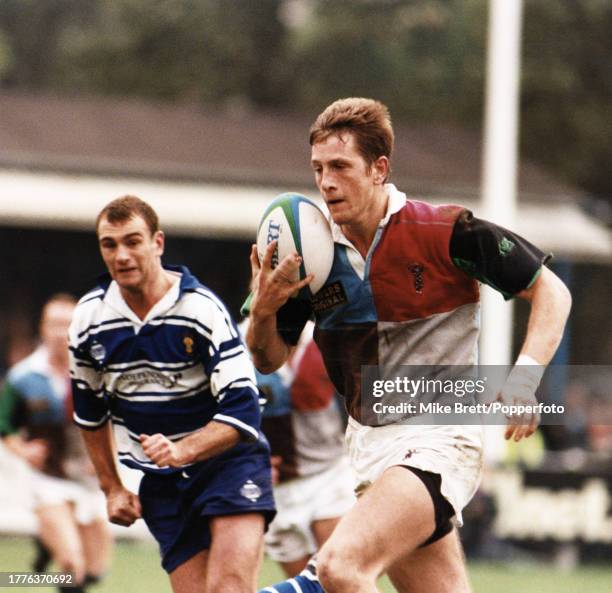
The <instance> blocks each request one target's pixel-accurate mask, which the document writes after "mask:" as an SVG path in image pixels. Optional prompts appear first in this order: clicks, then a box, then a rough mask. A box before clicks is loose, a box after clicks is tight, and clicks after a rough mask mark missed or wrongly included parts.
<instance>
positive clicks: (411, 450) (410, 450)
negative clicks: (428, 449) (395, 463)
mask: <svg viewBox="0 0 612 593" xmlns="http://www.w3.org/2000/svg"><path fill="white" fill-rule="evenodd" d="M416 452H417V450H416V449H408V451H406V455H404V460H406V459H410V458H411V457H412V456H413V455H415V454H416Z"/></svg>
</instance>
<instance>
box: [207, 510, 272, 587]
mask: <svg viewBox="0 0 612 593" xmlns="http://www.w3.org/2000/svg"><path fill="white" fill-rule="evenodd" d="M264 525H265V520H264V517H263V515H261V514H259V513H249V514H243V515H226V516H219V517H211V518H210V531H211V536H212V541H211V544H210V551H209V557H208V574H207V591H209V592H210V593H218V592H220V591H234V592H235V593H241V592H247V593H250V592H252V591H256V590H257V577H258V574H259V567H260V565H261V560H262V555H263V533H264Z"/></svg>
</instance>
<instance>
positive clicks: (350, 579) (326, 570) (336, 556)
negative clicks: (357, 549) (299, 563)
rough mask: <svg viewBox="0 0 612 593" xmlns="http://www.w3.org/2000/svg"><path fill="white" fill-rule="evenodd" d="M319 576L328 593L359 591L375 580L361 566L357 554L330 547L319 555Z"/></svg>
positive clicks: (325, 548)
mask: <svg viewBox="0 0 612 593" xmlns="http://www.w3.org/2000/svg"><path fill="white" fill-rule="evenodd" d="M317 575H318V577H319V581H320V582H321V586H322V587H323V589H325V591H326V592H327V593H346V592H347V591H358V590H361V589H362V587H363V585H364V583H366V582H369V581H372V582H373V581H374V580H375V579H374V578H373V577H371V575H369V574H368V572H366V571H365V570H364V569H363V566H360V564H359V562H358V556H357V555H356V554H352V553H351V552H350V551H348V550H346V551H343V550H340V549H336V548H333V547H330V546H327V547H325V546H324V547H323V549H322V550H321V551H320V552H319V553H318V555H317Z"/></svg>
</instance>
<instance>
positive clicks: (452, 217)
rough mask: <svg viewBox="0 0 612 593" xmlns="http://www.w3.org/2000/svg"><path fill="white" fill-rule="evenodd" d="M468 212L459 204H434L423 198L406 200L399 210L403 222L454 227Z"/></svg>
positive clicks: (399, 216)
mask: <svg viewBox="0 0 612 593" xmlns="http://www.w3.org/2000/svg"><path fill="white" fill-rule="evenodd" d="M466 212H469V210H467V209H466V208H465V206H461V205H459V204H432V203H430V202H424V201H421V200H406V203H405V204H404V206H403V208H402V209H401V210H400V211H399V212H398V218H399V219H400V220H402V221H403V222H414V223H417V224H425V225H426V224H433V225H445V226H449V227H452V226H454V224H455V223H456V222H457V220H458V219H459V218H460V217H461V216H462V215H464V213H466Z"/></svg>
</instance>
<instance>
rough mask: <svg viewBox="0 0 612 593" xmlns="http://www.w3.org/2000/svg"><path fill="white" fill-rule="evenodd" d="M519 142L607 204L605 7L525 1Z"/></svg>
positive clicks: (604, 1)
mask: <svg viewBox="0 0 612 593" xmlns="http://www.w3.org/2000/svg"><path fill="white" fill-rule="evenodd" d="M523 56H524V57H523V91H522V129H521V134H522V144H523V147H524V149H525V152H526V153H527V154H528V155H529V156H530V157H531V158H533V159H534V160H537V161H539V162H541V163H543V164H545V165H547V166H548V167H549V168H550V169H551V170H553V171H555V172H556V173H557V174H558V175H559V176H560V177H562V178H565V179H568V180H570V181H573V182H574V183H576V184H578V185H579V186H581V187H583V188H584V189H586V190H587V191H589V192H592V193H593V194H599V195H601V196H602V197H607V198H608V200H609V201H610V202H611V203H612V175H610V163H612V141H610V125H611V122H612V2H610V1H609V0H567V1H565V2H558V1H556V0H527V1H526V4H525V21H524V37H523Z"/></svg>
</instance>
